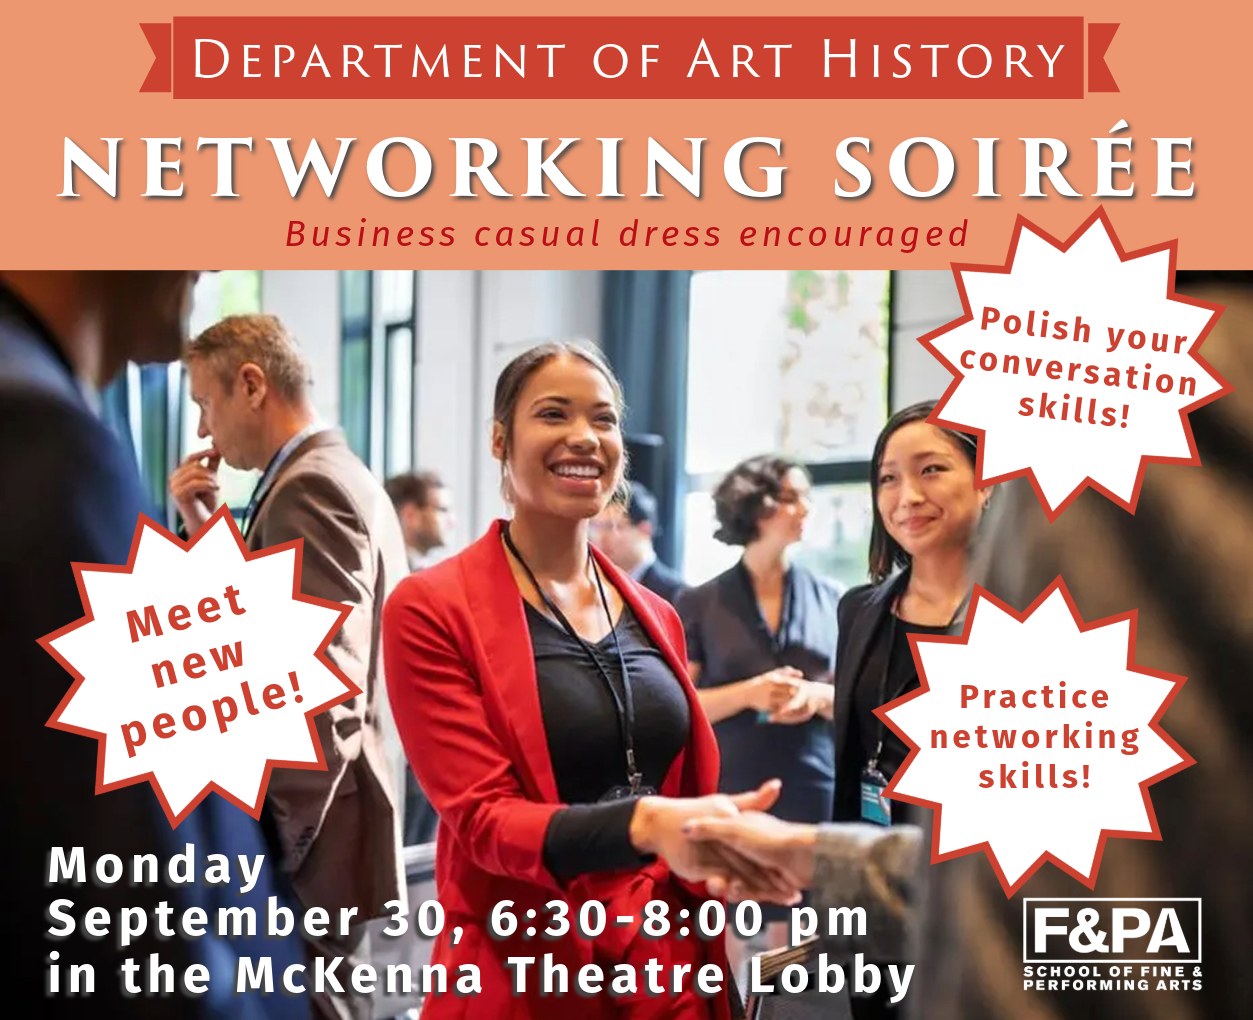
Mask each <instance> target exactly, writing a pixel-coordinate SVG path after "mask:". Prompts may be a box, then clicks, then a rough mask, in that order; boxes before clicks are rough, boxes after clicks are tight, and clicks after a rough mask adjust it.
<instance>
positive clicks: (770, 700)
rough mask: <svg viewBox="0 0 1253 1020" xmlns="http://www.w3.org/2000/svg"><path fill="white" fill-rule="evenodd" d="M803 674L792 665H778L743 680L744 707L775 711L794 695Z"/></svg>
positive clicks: (761, 710) (760, 710)
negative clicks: (766, 671) (768, 670)
mask: <svg viewBox="0 0 1253 1020" xmlns="http://www.w3.org/2000/svg"><path fill="white" fill-rule="evenodd" d="M804 679H805V674H804V673H802V672H801V671H800V670H799V669H796V668H795V667H793V666H780V667H779V668H778V669H772V670H770V672H769V673H762V674H761V675H760V676H755V677H751V678H750V679H748V680H745V681H744V707H745V708H751V709H752V710H753V711H755V712H769V713H771V714H773V713H775V712H777V711H778V710H779V709H781V708H782V707H783V706H784V705H786V704H788V702H790V701H791V700H792V699H793V698H795V697H796V694H797V692H798V691H799V690H800V686H801V683H802V682H804Z"/></svg>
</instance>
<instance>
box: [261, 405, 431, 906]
mask: <svg viewBox="0 0 1253 1020" xmlns="http://www.w3.org/2000/svg"><path fill="white" fill-rule="evenodd" d="M294 538H303V539H304V554H303V566H302V572H301V577H300V590H301V591H302V592H303V593H304V594H306V595H313V596H316V597H318V598H324V599H330V600H332V601H335V602H343V603H346V604H351V605H352V606H353V611H352V614H351V615H350V616H349V617H348V619H347V620H346V621H345V622H344V625H343V627H342V628H341V629H340V631H339V633H338V634H337V635H336V636H335V639H334V640H333V641H332V642H331V645H330V647H329V648H328V649H327V654H328V656H329V657H330V659H331V660H332V661H333V662H334V663H335V665H336V666H338V667H339V668H340V669H341V670H343V672H344V673H345V674H346V675H347V676H348V678H349V679H350V680H352V681H353V683H355V684H356V685H357V686H358V687H359V688H361V691H362V693H361V694H360V695H358V696H357V697H355V698H353V699H351V700H350V701H346V702H344V703H343V704H341V705H337V706H336V707H334V708H331V709H329V710H328V711H326V712H323V713H322V714H321V715H319V716H317V718H316V720H315V721H316V725H317V730H318V735H319V737H320V738H321V740H322V750H323V752H324V753H325V756H326V763H327V770H326V771H325V772H321V771H310V770H302V769H275V770H274V771H273V773H272V774H271V776H270V785H269V790H268V793H267V797H266V805H267V808H268V810H269V811H270V813H271V815H272V817H273V820H274V822H275V825H276V828H277V833H278V839H279V843H280V845H281V850H282V855H283V859H282V867H283V870H284V871H286V872H287V873H288V874H289V875H290V876H291V880H292V884H293V887H294V889H295V891H296V894H297V896H298V897H299V898H300V900H301V901H302V903H303V904H304V905H305V906H318V907H323V908H326V909H330V910H332V911H334V910H336V909H337V908H340V907H356V908H357V911H358V913H357V915H356V918H355V919H356V920H357V921H361V920H364V919H366V918H370V917H377V916H381V915H382V914H384V913H385V912H384V910H383V904H384V903H386V902H387V901H388V900H391V899H396V898H398V897H399V898H403V894H404V889H405V881H404V870H403V867H402V865H401V861H400V841H399V827H398V822H397V805H396V797H395V793H394V790H395V789H396V787H395V785H394V778H395V777H393V776H392V769H391V766H390V765H389V763H388V758H387V755H386V754H385V750H384V741H383V729H382V718H381V714H382V713H386V711H387V706H386V697H387V694H386V690H387V688H386V685H385V683H384V679H383V665H382V649H381V645H380V641H379V627H380V621H381V617H382V613H383V603H384V602H385V601H386V598H387V596H388V594H389V593H390V592H391V590H392V588H393V587H394V586H395V584H396V582H397V581H399V580H400V579H401V578H402V577H404V576H405V575H406V574H407V573H408V565H407V563H406V561H405V548H404V540H403V539H402V537H401V533H400V525H399V522H398V521H397V519H396V513H395V511H394V510H393V509H392V504H391V501H390V500H389V499H388V498H387V495H386V493H384V491H383V487H382V486H381V485H380V484H379V483H378V481H377V480H376V479H375V478H374V476H373V475H371V474H370V472H369V470H368V469H367V468H366V466H365V465H364V464H363V463H361V461H360V460H359V459H358V458H357V456H356V455H355V454H354V453H353V452H352V451H351V450H350V449H349V448H348V444H347V443H346V442H345V441H344V438H343V435H342V434H341V433H340V432H339V431H338V430H328V431H324V432H319V433H316V434H315V435H312V436H310V437H309V438H308V439H306V440H305V441H304V442H303V443H301V444H300V446H298V447H297V448H296V450H295V451H294V452H293V453H292V455H291V456H290V457H289V458H288V459H287V461H286V462H285V463H284V464H283V465H282V466H281V467H280V469H279V471H278V474H277V475H276V476H275V478H274V482H273V484H272V485H271V486H270V489H269V491H268V492H267V493H266V494H265V495H264V496H263V498H262V500H261V503H260V505H259V506H258V507H257V510H256V513H255V516H254V519H253V521H252V522H251V525H250V527H249V530H248V535H247V541H248V547H249V548H250V549H262V548H266V547H267V546H271V545H275V544H277V543H280V542H287V541H290V540H292V539H294ZM332 916H333V917H334V916H335V915H334V914H332Z"/></svg>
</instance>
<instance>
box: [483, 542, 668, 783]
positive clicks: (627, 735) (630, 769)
mask: <svg viewBox="0 0 1253 1020" xmlns="http://www.w3.org/2000/svg"><path fill="white" fill-rule="evenodd" d="M500 534H501V537H502V538H503V539H504V540H505V547H506V548H507V549H508V550H509V552H510V553H511V554H512V555H513V558H514V559H515V560H517V561H518V565H519V566H520V567H521V568H522V570H523V572H524V573H525V574H526V577H527V580H528V581H530V582H531V587H533V588H534V589H535V592H536V594H537V595H539V597H540V601H541V602H543V603H544V607H545V608H546V609H547V610H548V612H549V613H551V614H552V615H553V617H555V618H556V620H557V622H558V623H560V624H561V629H562V630H564V631H565V632H566V633H567V634H568V635H569V636H570V637H571V638H573V639H574V640H575V641H577V642H578V645H579V647H580V648H582V649H583V653H584V654H585V655H586V656H587V658H588V660H589V661H590V662H591V663H592V666H593V667H594V668H595V670H596V673H597V675H598V676H599V677H600V678H601V680H602V681H604V684H605V686H606V687H607V688H608V689H609V694H610V696H611V697H612V698H613V706H614V710H615V711H616V713H617V716H618V732H619V734H620V735H621V737H622V746H623V747H624V748H625V749H626V774H627V782H628V783H629V784H630V789H631V793H632V794H633V795H635V794H638V793H640V791H641V784H642V783H643V780H644V775H643V773H642V772H640V770H639V769H638V768H637V767H636V762H635V703H634V700H633V699H632V697H631V673H630V671H629V670H628V669H627V662H626V656H625V655H623V654H622V644H621V642H619V640H618V628H617V626H616V625H615V623H614V619H613V613H612V612H611V611H610V608H609V598H608V597H607V596H606V595H605V585H604V583H603V582H602V581H601V579H600V571H599V570H597V569H596V568H595V564H594V563H593V560H592V550H591V548H590V547H589V548H588V550H587V562H588V565H589V566H591V567H592V575H593V576H594V577H595V578H596V589H597V591H598V592H599V593H600V603H601V605H602V606H604V609H605V618H606V619H607V620H608V621H609V633H610V634H612V635H613V647H614V651H615V652H617V655H618V669H619V670H620V671H621V675H622V694H621V695H619V694H618V688H617V687H616V686H614V682H613V678H612V677H611V676H610V675H609V670H608V669H606V668H605V663H604V662H603V661H602V660H601V657H600V655H599V654H598V653H597V651H596V649H595V648H593V647H592V646H591V645H590V644H589V643H588V642H587V641H586V640H584V638H583V635H582V634H580V633H579V632H578V631H577V630H575V629H574V626H573V625H572V624H571V623H570V621H569V620H568V619H566V614H565V613H563V612H562V611H561V609H560V607H559V606H558V605H557V603H555V602H554V601H553V600H552V599H551V598H549V597H548V593H547V592H546V591H544V589H543V588H542V587H541V586H540V583H539V579H538V578H537V577H536V576H535V572H534V571H533V570H531V567H530V565H529V564H528V563H527V562H526V560H525V559H523V558H522V554H521V553H520V552H518V547H517V546H516V545H514V544H513V539H512V538H511V537H510V535H509V525H508V524H506V525H505V526H504V528H502V529H501V533H500Z"/></svg>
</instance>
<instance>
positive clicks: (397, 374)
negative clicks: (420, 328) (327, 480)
mask: <svg viewBox="0 0 1253 1020" xmlns="http://www.w3.org/2000/svg"><path fill="white" fill-rule="evenodd" d="M416 286H417V274H416V273H415V272H414V271H413V270H383V271H379V272H371V271H368V270H346V271H344V272H343V273H341V274H340V307H341V319H342V329H343V334H342V347H341V350H340V419H341V422H342V424H343V428H344V435H345V436H346V438H347V440H348V445H349V446H351V447H352V449H353V451H354V452H355V453H356V454H357V456H359V457H360V458H361V459H362V460H364V461H365V462H366V463H367V464H369V465H370V467H371V468H372V469H374V470H375V472H376V473H380V474H383V475H385V476H386V475H393V474H397V473H399V472H401V471H407V470H409V469H410V468H412V466H413V421H414V406H413V404H414V401H413V393H414V365H415V355H416V345H415V337H416V330H415V323H416V318H415V311H416V307H415V306H416V302H415V291H416Z"/></svg>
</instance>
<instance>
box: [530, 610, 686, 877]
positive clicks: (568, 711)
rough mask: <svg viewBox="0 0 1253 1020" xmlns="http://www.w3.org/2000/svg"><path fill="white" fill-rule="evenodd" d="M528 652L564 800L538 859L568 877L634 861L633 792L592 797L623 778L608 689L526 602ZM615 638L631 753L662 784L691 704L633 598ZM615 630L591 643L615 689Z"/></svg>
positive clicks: (649, 781)
mask: <svg viewBox="0 0 1253 1020" xmlns="http://www.w3.org/2000/svg"><path fill="white" fill-rule="evenodd" d="M526 618H527V626H528V628H529V630H530V635H531V647H532V648H533V650H534V653H535V676H536V680H537V682H538V686H539V700H540V711H541V713H542V715H543V718H544V731H545V733H546V734H547V737H548V753H549V757H550V758H551V759H552V766H553V776H554V778H555V779H556V781H557V792H558V794H559V795H560V797H561V799H562V801H564V802H565V803H566V804H568V805H570V806H569V807H566V808H563V809H562V810H560V811H558V812H557V813H556V814H555V815H554V816H553V818H552V821H551V822H550V823H549V826H548V831H547V832H546V833H545V835H544V864H545V866H546V867H547V868H548V870H549V871H551V872H552V873H553V874H554V875H562V876H566V877H570V876H574V875H580V874H583V873H585V872H590V871H612V870H614V869H617V868H629V867H634V866H636V865H638V864H639V863H640V862H641V857H640V856H639V854H637V853H636V852H635V849H634V847H632V846H631V840H630V824H631V815H632V813H633V812H634V810H635V798H627V799H625V800H617V801H609V802H605V803H598V802H599V801H600V799H601V798H602V797H603V796H604V795H605V794H606V793H608V792H609V791H610V790H611V789H613V788H615V787H621V786H624V785H626V782H627V778H626V764H625V748H624V747H623V746H622V733H621V730H620V728H619V721H618V713H617V709H616V708H615V705H614V699H613V696H612V695H611V694H610V693H609V691H608V690H606V688H605V683H604V680H603V679H602V678H601V676H600V674H599V673H598V672H597V670H596V669H595V668H594V667H593V666H592V664H591V663H590V662H589V660H588V657H587V654H586V652H584V650H583V648H582V647H581V646H580V645H579V643H578V642H577V641H576V640H574V638H572V637H571V636H570V635H569V634H567V633H566V631H565V630H564V629H562V628H561V627H560V626H559V625H558V624H557V623H555V622H554V621H552V620H550V619H549V618H548V617H547V616H545V615H544V614H543V613H541V612H540V611H539V610H537V609H536V608H535V607H534V606H532V605H531V604H530V603H527V604H526ZM616 629H617V632H618V641H619V643H620V645H621V648H622V655H623V657H624V658H625V659H626V664H627V669H628V670H629V671H630V674H631V693H632V697H633V700H634V704H635V753H636V760H637V763H638V765H639V770H640V772H642V773H643V776H644V778H643V784H644V785H645V786H651V787H653V788H654V789H660V787H661V784H662V781H663V780H664V779H665V777H666V773H668V772H669V771H670V766H671V765H672V764H673V763H674V760H675V758H676V757H678V755H679V752H680V751H682V750H683V748H684V747H685V746H686V745H687V741H688V735H689V732H690V729H691V714H690V711H689V709H688V704H687V697H686V695H685V694H684V693H683V687H682V685H681V684H680V683H679V680H678V678H677V677H675V675H674V672H673V670H671V669H670V666H669V664H668V663H667V662H666V660H665V658H664V656H663V655H662V654H661V652H660V651H659V650H658V648H657V646H656V645H654V644H653V641H652V639H651V638H650V637H649V636H648V633H647V632H646V631H645V630H644V628H643V626H642V625H641V624H640V622H639V620H638V619H637V618H636V616H635V614H634V613H633V612H632V611H631V609H630V607H628V606H623V608H622V615H621V616H620V617H619V618H618V622H617V626H616ZM613 640H614V639H613V635H612V634H609V635H606V636H605V638H604V640H602V641H601V642H600V643H599V644H597V645H593V648H594V649H595V651H596V652H597V654H598V655H600V657H601V662H602V663H603V664H604V666H605V669H606V671H607V672H608V674H609V678H610V680H611V681H612V682H613V683H614V685H615V686H616V687H617V689H618V693H619V697H621V693H622V687H621V684H622V677H621V675H620V673H621V671H620V668H619V664H618V656H617V653H616V651H615V649H614V644H613Z"/></svg>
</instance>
